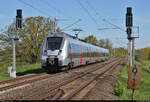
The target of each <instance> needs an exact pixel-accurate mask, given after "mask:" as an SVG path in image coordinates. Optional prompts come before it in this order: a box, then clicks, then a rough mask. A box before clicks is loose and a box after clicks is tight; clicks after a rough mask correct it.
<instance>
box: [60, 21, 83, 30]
mask: <svg viewBox="0 0 150 102" xmlns="http://www.w3.org/2000/svg"><path fill="white" fill-rule="evenodd" d="M80 21H81V19H78V20H77V21H75V22H74V23H72V24H70V25H68V26H66V27H64V28H63V29H62V30H66V29H67V28H70V27H72V26H73V25H75V24H77V23H78V22H80Z"/></svg>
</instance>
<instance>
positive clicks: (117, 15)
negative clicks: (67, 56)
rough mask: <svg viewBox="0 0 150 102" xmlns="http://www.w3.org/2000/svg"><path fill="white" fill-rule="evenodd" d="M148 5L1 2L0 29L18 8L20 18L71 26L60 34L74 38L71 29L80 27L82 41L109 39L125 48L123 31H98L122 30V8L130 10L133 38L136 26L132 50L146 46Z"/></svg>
mask: <svg viewBox="0 0 150 102" xmlns="http://www.w3.org/2000/svg"><path fill="white" fill-rule="evenodd" d="M149 4H150V0H1V3H0V29H4V28H5V27H6V26H8V25H9V24H11V23H12V22H13V19H14V18H15V16H16V9H22V10H23V18H26V17H31V16H32V17H34V16H43V17H50V18H51V19H54V18H56V19H58V22H57V23H58V24H57V25H58V26H59V27H60V28H61V29H63V28H66V27H67V26H69V25H72V24H74V25H72V26H71V27H69V28H66V29H64V30H63V32H66V33H68V34H71V35H74V34H75V32H74V31H72V29H75V28H80V29H82V30H83V31H82V32H80V33H79V37H80V38H82V39H83V38H85V37H86V36H88V35H91V34H93V35H94V36H95V37H96V38H97V39H98V40H99V39H105V38H109V39H111V41H112V43H113V47H124V48H127V43H128V40H127V34H126V33H125V31H123V30H121V29H105V30H104V29H103V30H102V28H115V26H113V25H116V26H118V27H120V28H122V29H124V30H125V29H126V27H125V14H126V8H127V7H132V12H133V25H134V26H135V27H134V32H135V33H134V35H135V36H137V28H136V26H139V37H140V38H139V39H136V40H135V48H136V49H140V48H144V47H150V13H149V10H150V6H149ZM79 19H80V21H79ZM104 19H105V20H106V21H104ZM78 21H79V22H78ZM76 22H77V23H76ZM110 23H111V24H110ZM112 24H113V25H112ZM99 29H101V30H99Z"/></svg>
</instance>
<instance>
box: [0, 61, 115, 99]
mask: <svg viewBox="0 0 150 102" xmlns="http://www.w3.org/2000/svg"><path fill="white" fill-rule="evenodd" d="M101 64H102V63H97V64H93V65H89V66H88V68H81V69H80V68H79V69H78V68H77V69H78V70H75V71H73V72H68V73H64V74H60V75H58V76H57V75H56V76H55V77H51V78H48V79H44V80H41V81H38V82H34V83H31V84H27V85H25V86H22V87H21V88H18V89H15V90H14V89H13V90H9V91H6V92H4V93H0V99H1V100H19V99H22V98H23V97H24V96H28V95H30V94H32V93H33V92H38V90H40V89H42V88H48V87H52V86H55V85H56V84H57V83H60V82H61V81H65V80H67V79H68V78H70V77H73V76H76V75H78V74H81V73H80V71H82V72H84V71H85V70H88V69H90V68H91V67H93V66H97V65H101ZM83 67H84V66H83ZM85 67H87V66H85ZM112 72H113V71H112ZM114 73H116V71H114ZM93 76H94V75H93V74H90V73H89V74H88V75H87V76H86V78H84V77H83V78H80V80H79V81H80V82H86V79H87V80H88V79H90V78H92V77H93ZM113 78H114V77H113ZM106 79H107V78H106ZM108 79H110V78H108ZM98 80H99V79H98ZM100 80H102V79H100ZM79 81H78V82H79ZM100 82H101V81H100ZM100 82H99V81H97V82H95V83H94V84H93V85H92V87H89V89H91V90H88V91H89V93H91V92H92V90H93V89H95V87H96V86H97V84H98V83H100ZM76 85H77V84H76ZM77 86H78V85H77ZM93 86H94V88H93ZM67 90H68V89H67ZM89 93H88V94H89ZM88 94H85V95H83V97H82V98H83V99H84V98H85V99H88V98H86V96H87V97H89V96H88ZM49 98H51V97H49ZM89 99H90V98H89ZM94 99H95V98H94Z"/></svg>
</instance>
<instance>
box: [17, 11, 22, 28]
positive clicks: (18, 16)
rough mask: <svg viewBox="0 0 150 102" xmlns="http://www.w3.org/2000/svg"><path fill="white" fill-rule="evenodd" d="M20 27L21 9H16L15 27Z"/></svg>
mask: <svg viewBox="0 0 150 102" xmlns="http://www.w3.org/2000/svg"><path fill="white" fill-rule="evenodd" d="M18 28H22V10H21V9H17V16H16V29H18Z"/></svg>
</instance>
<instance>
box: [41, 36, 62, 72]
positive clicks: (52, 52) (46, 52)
mask: <svg viewBox="0 0 150 102" xmlns="http://www.w3.org/2000/svg"><path fill="white" fill-rule="evenodd" d="M63 47H64V37H63V36H62V35H60V34H51V35H50V36H47V37H45V39H44V41H43V44H42V52H41V63H42V68H44V69H46V70H47V71H49V72H57V71H58V70H59V69H61V67H62V66H64V63H63V60H64V57H65V56H64V54H63V52H62V50H63Z"/></svg>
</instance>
